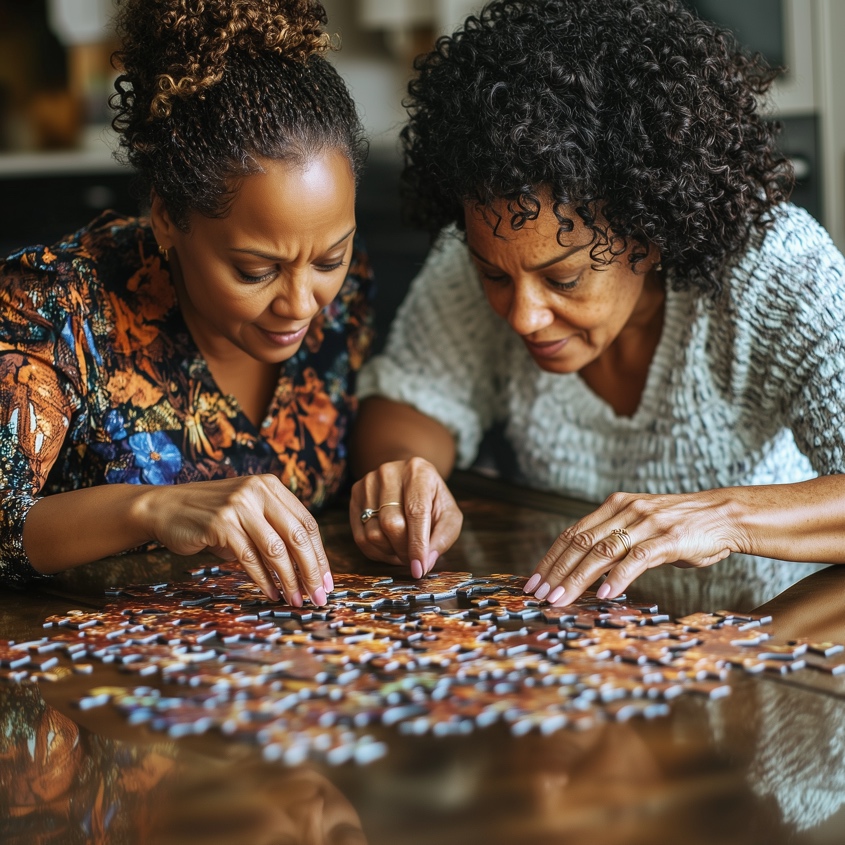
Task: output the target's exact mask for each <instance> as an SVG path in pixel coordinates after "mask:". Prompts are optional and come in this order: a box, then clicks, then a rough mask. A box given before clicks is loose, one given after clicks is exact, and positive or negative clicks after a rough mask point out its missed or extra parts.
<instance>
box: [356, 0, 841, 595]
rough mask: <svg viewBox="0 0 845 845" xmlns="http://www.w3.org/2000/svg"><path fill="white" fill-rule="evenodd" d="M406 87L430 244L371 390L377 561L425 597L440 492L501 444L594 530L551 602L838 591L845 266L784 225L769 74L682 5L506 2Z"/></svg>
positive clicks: (361, 426)
mask: <svg viewBox="0 0 845 845" xmlns="http://www.w3.org/2000/svg"><path fill="white" fill-rule="evenodd" d="M416 70H417V75H416V77H415V78H414V79H413V80H412V82H411V83H410V86H409V97H408V99H407V102H406V105H407V107H408V110H409V114H410V119H409V122H408V124H407V126H406V128H405V129H404V131H403V135H402V138H403V142H404V150H405V162H406V164H405V171H404V184H405V189H406V199H407V203H408V209H409V211H410V214H411V217H412V218H413V219H414V220H416V222H417V223H418V224H420V225H422V226H424V227H425V228H427V229H428V231H429V232H430V233H431V235H432V236H433V237H435V238H436V243H435V244H434V246H433V248H432V250H431V253H430V255H429V257H428V259H427V262H426V264H425V266H424V267H423V269H422V271H421V272H420V274H419V276H418V277H417V278H416V280H415V281H414V283H413V284H412V286H411V290H410V293H409V295H408V297H407V299H406V300H405V302H404V303H403V305H402V307H401V309H400V311H399V314H398V317H397V320H396V321H395V323H394V324H393V327H392V330H391V334H390V337H389V338H388V342H387V345H386V348H385V351H384V353H383V354H382V355H380V356H377V357H376V358H374V359H373V360H372V361H371V362H370V363H369V364H368V365H367V366H366V367H365V368H364V370H363V371H362V373H361V378H360V379H359V397H361V398H362V400H363V401H362V405H361V412H360V415H359V417H358V422H357V425H356V433H355V434H354V435H353V454H355V455H357V458H356V460H357V471H358V473H359V475H361V476H363V478H362V479H361V480H360V481H359V482H358V483H357V484H356V486H355V487H354V488H353V495H352V502H351V513H350V515H351V519H352V524H353V530H354V533H355V536H356V540H357V542H358V544H359V546H360V547H361V548H362V549H363V550H364V551H365V552H366V553H367V554H369V555H370V556H372V557H375V558H378V559H380V560H384V561H390V562H393V563H404V564H407V565H409V566H410V569H411V572H412V573H413V574H415V575H417V576H419V575H421V574H422V573H424V572H427V571H429V570H430V569H431V567H432V566H433V565H434V562H435V561H436V559H437V558H438V556H439V555H441V554H442V553H443V552H444V551H446V549H448V548H449V546H450V545H451V544H452V542H454V540H455V538H456V536H457V534H458V532H459V530H460V526H461V514H460V511H459V509H458V508H457V506H456V504H455V501H454V499H453V498H452V496H451V495H450V494H449V491H448V489H447V488H446V486H445V483H444V481H443V478H445V477H446V476H447V475H448V474H449V472H450V471H451V470H452V468H453V466H455V465H456V464H457V465H458V466H459V467H467V466H470V465H472V463H473V462H474V461H475V459H476V456H477V454H478V451H479V445H480V444H481V442H482V438H483V437H484V435H485V434H486V433H488V432H490V431H491V430H495V429H496V427H497V426H499V427H500V428H501V430H502V431H503V434H504V438H503V439H504V441H505V443H506V445H507V446H508V447H509V448H510V450H511V453H512V454H511V457H512V459H513V463H514V465H515V468H514V469H513V470H512V474H511V475H510V477H511V478H512V479H515V480H517V481H519V482H520V483H522V484H527V485H530V486H533V487H536V488H540V489H543V490H548V491H552V492H556V493H559V494H563V495H568V496H574V497H577V498H580V499H583V500H588V501H592V502H594V503H595V504H596V508H595V510H593V511H592V513H590V514H589V515H588V516H586V517H584V518H583V519H581V520H579V521H578V522H577V523H576V524H575V525H573V526H572V527H571V528H569V529H568V530H566V531H565V532H564V533H563V534H561V536H560V537H559V538H558V539H557V540H556V541H555V542H554V544H553V545H552V547H551V549H550V550H549V551H548V553H547V554H546V555H545V556H544V557H543V559H542V560H541V561H540V562H539V563H538V564H537V566H536V569H535V571H534V573H533V575H532V576H531V577H530V578H529V579H528V582H527V584H526V587H525V589H526V592H527V593H529V594H531V595H532V596H533V597H534V598H536V599H539V600H546V601H548V602H550V603H552V604H557V605H565V604H568V603H570V602H572V601H573V600H575V599H576V598H578V596H579V595H581V594H582V593H583V591H584V590H585V589H586V588H588V587H590V586H591V585H593V584H594V583H596V582H597V581H599V579H600V578H601V577H602V576H606V578H605V580H604V581H603V582H602V583H601V584H600V586H599V587H598V589H597V592H598V596H599V598H608V597H615V596H619V595H620V594H621V593H622V592H623V591H624V590H625V589H626V587H628V585H629V584H630V583H631V582H632V581H633V580H634V579H635V578H636V577H637V576H638V575H640V574H641V573H643V572H644V571H646V570H647V569H652V568H655V567H660V566H662V565H663V564H667V563H669V564H675V565H679V566H681V567H699V568H700V567H709V566H710V565H711V564H715V563H717V562H718V561H722V560H724V559H725V558H726V557H727V556H728V555H729V554H731V553H733V552H738V553H744V554H747V555H751V556H761V557H752V558H742V557H740V558H737V559H734V560H732V562H731V563H730V564H723V565H722V567H721V568H720V567H718V566H716V567H714V568H713V570H711V571H712V572H713V577H714V578H718V577H719V575H717V573H719V572H724V573H725V574H727V572H726V570H725V568H724V567H726V566H728V565H730V566H731V567H733V566H735V565H736V564H738V563H742V561H743V560H754V561H757V562H759V561H761V560H762V559H763V558H765V559H768V560H766V563H767V564H768V566H769V568H768V569H767V570H766V575H765V576H761V581H765V582H766V586H768V588H769V589H770V591H771V593H770V596H769V597H771V594H773V593H774V592H777V591H779V590H780V589H783V588H784V587H785V586H787V585H788V584H790V583H792V582H793V581H795V580H797V578H798V577H800V576H801V575H803V574H805V573H806V570H804V571H803V572H802V567H801V566H795V565H794V564H788V563H780V561H786V560H788V561H807V562H820V563H845V543H843V538H845V478H843V475H842V473H843V472H845V320H843V315H845V260H843V256H842V254H841V253H840V252H839V251H838V250H837V249H836V248H835V246H834V245H833V243H832V242H831V239H830V237H829V236H828V234H827V233H826V232H825V231H824V230H823V229H822V227H821V226H819V224H818V223H816V221H815V220H813V218H812V217H811V216H810V215H809V214H808V213H807V212H805V211H804V210H802V209H799V208H797V207H795V206H794V205H791V204H790V203H789V202H788V195H789V190H790V187H791V182H792V170H791V167H790V165H789V163H788V161H787V160H786V159H785V158H784V157H783V156H782V155H781V154H780V153H779V152H778V150H777V146H776V139H775V135H774V131H773V128H772V126H771V125H770V124H769V122H768V121H767V120H766V119H765V118H764V117H763V116H762V115H761V113H760V110H759V107H760V104H761V101H762V100H763V98H764V97H765V96H766V93H767V91H768V90H769V87H770V85H771V83H772V81H773V79H774V78H775V76H776V71H775V70H774V69H772V68H770V67H768V66H767V65H766V63H765V62H764V60H763V59H762V58H761V57H760V56H759V55H749V54H747V53H746V52H744V51H743V50H742V49H741V48H739V47H738V45H737V43H736V42H735V40H734V39H733V37H732V36H731V35H730V34H729V33H728V32H726V31H724V30H720V29H719V28H717V27H716V26H715V25H713V24H711V23H709V22H707V21H704V20H701V19H699V18H698V17H697V16H696V15H695V14H694V13H693V12H691V11H690V9H689V8H688V6H687V5H685V4H684V3H682V2H680V0H531V2H528V0H494V2H491V3H489V4H487V5H486V6H485V7H484V9H483V10H482V11H481V12H480V13H479V14H478V15H477V16H472V17H469V18H468V19H467V20H466V22H465V23H464V25H463V27H462V28H460V29H459V30H458V31H457V32H455V33H454V34H453V35H451V36H448V37H443V38H441V39H439V40H438V42H437V44H436V46H435V47H434V49H433V50H432V51H431V52H430V53H429V54H427V55H424V56H422V57H420V58H419V59H418V60H417V62H416ZM364 397H368V398H366V399H364ZM394 501H397V502H402V503H403V507H402V508H399V507H392V508H388V509H386V510H384V509H382V510H380V511H379V512H378V514H377V515H376V516H372V515H371V512H372V511H374V510H375V508H376V507H377V506H378V505H379V504H380V503H383V502H394ZM376 517H377V518H376ZM772 559H775V560H774V561H773V560H772ZM755 565H756V564H755ZM762 572H763V570H759V572H758V574H759V573H762ZM741 577H742V576H741ZM716 606H719V605H716Z"/></svg>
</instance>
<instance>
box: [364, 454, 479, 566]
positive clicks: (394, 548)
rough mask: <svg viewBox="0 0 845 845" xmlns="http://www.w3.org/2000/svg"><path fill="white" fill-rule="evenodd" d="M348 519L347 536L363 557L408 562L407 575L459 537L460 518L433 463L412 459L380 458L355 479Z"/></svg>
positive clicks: (425, 564) (440, 552) (388, 561)
mask: <svg viewBox="0 0 845 845" xmlns="http://www.w3.org/2000/svg"><path fill="white" fill-rule="evenodd" d="M388 503H390V504H388ZM393 503H396V504H393ZM375 509H379V510H378V513H376V514H374V515H373V516H371V517H369V518H368V519H366V520H362V518H361V517H362V515H363V514H364V513H365V512H366V511H367V510H375ZM349 520H350V523H351V525H352V536H353V537H354V538H355V542H356V543H357V544H358V547H359V548H360V549H361V551H362V552H363V553H364V554H365V555H366V556H367V557H368V558H371V559H372V560H379V561H382V562H384V563H395V564H408V565H410V568H411V575H412V576H413V577H414V578H422V577H423V575H425V574H426V573H427V572H430V571H431V570H432V569H433V568H434V564H435V562H436V561H437V558H438V557H439V556H440V555H441V554H443V553H444V552H445V551H447V550H448V549H449V548H450V547H451V546H452V544H453V543H454V542H455V540H457V539H458V535H459V534H460V533H461V525H462V524H463V520H464V517H463V514H462V513H461V511H460V508H459V507H458V505H457V503H456V502H455V499H454V497H453V496H452V494H451V493H450V492H449V488H448V487H447V486H446V482H445V481H444V480H443V478H442V477H441V475H440V473H439V472H438V471H437V470H436V469H435V468H434V466H433V465H432V464H430V463H429V462H428V461H426V460H423V459H422V458H411V459H410V460H402V461H390V462H389V463H384V464H382V465H381V466H380V467H379V468H378V469H376V470H374V471H373V472H370V473H368V474H367V475H365V476H364V477H363V478H362V479H361V480H360V481H358V482H357V483H356V484H355V486H354V487H353V488H352V499H351V501H350V503H349Z"/></svg>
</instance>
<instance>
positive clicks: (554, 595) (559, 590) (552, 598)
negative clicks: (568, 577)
mask: <svg viewBox="0 0 845 845" xmlns="http://www.w3.org/2000/svg"><path fill="white" fill-rule="evenodd" d="M565 592H566V590H565V589H564V588H563V587H555V588H554V589H553V590H552V591H551V592H550V593H549V598H548V602H549V604H554V603H555V602H556V601H560V600H561V599H562V598H563V594H564V593H565Z"/></svg>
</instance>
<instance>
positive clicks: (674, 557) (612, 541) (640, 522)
mask: <svg viewBox="0 0 845 845" xmlns="http://www.w3.org/2000/svg"><path fill="white" fill-rule="evenodd" d="M735 511H736V508H735V503H734V502H732V501H731V497H730V496H729V495H728V491H726V490H709V491H706V492H704V493H693V494H688V495H687V494H681V495H658V496H655V495H648V494H641V495H635V494H631V493H614V494H613V495H612V496H610V497H609V498H608V499H607V500H606V501H605V502H604V504H603V505H602V506H601V507H600V508H598V510H596V511H593V513H591V514H589V515H588V516H585V517H584V518H583V519H581V520H579V521H578V522H576V523H575V524H574V525H573V526H571V527H570V528H567V529H566V531H564V532H563V533H562V534H561V535H560V537H558V539H557V540H556V541H555V543H554V545H553V546H552V547H551V548H550V549H549V551H548V552H546V554H545V556H544V557H543V559H542V560H541V561H540V563H539V564H538V565H537V568H536V569H535V571H534V574H533V575H532V576H531V578H529V579H528V582H527V583H526V585H525V592H526V593H533V594H534V596H535V598H538V599H545V600H547V601H548V602H550V603H551V604H557V605H566V604H570V603H571V602H573V601H575V599H577V598H578V596H580V595H581V594H582V593H583V592H584V590H586V589H587V588H588V587H590V586H591V585H592V584H593V583H594V582H595V581H596V580H597V579H598V578H599V577H600V576H601V575H603V574H605V573H607V579H606V580H605V582H604V583H603V584H602V585H601V587H599V589H598V591H597V595H598V597H599V598H613V597H615V596H618V595H620V594H621V593H623V592H624V591H625V589H626V588H627V587H628V585H629V584H631V582H632V581H634V579H635V578H637V577H638V576H639V575H641V574H642V573H643V572H645V570H646V569H652V568H654V567H656V566H662V565H663V564H664V563H671V564H673V565H675V566H681V567H704V566H710V564H712V563H716V562H717V561H720V560H724V559H725V558H726V557H727V556H728V555H729V554H731V553H732V552H743V551H745V550H746V549H747V548H748V546H749V543H748V539H747V538H746V537H745V536H744V533H745V532H744V531H743V530H742V529H741V528H740V526H739V523H738V521H737V520H736V519H735V518H734V516H733V514H734V512H735Z"/></svg>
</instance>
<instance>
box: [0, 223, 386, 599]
mask: <svg viewBox="0 0 845 845" xmlns="http://www.w3.org/2000/svg"><path fill="white" fill-rule="evenodd" d="M371 299H372V278H371V273H370V269H369V266H368V262H367V258H366V255H365V254H364V252H363V250H362V249H361V248H360V245H358V244H356V249H355V254H354V257H353V261H352V265H351V267H350V272H349V274H348V276H347V278H346V280H345V282H344V284H343V287H342V288H341V291H340V293H339V294H338V296H337V297H336V299H335V300H334V301H333V302H332V303H331V304H330V305H329V306H328V307H327V308H325V309H324V310H323V312H322V313H321V314H320V315H319V316H318V317H317V318H316V319H315V320H314V322H313V324H312V327H311V329H310V330H309V334H308V336H307V338H306V341H305V343H303V345H302V348H301V349H300V350H299V352H298V353H297V354H296V355H295V356H294V357H293V358H291V359H290V360H289V361H287V362H285V364H284V366H283V368H282V373H281V376H280V378H279V382H278V385H277V388H276V391H275V394H274V397H273V400H272V402H271V404H270V408H269V409H268V413H267V416H266V418H265V420H264V421H263V423H262V425H261V426H260V428H258V429H256V428H255V426H253V425H252V423H250V421H249V420H248V419H247V418H246V416H245V415H244V414H243V412H242V411H241V409H240V408H239V406H238V404H237V402H236V401H235V399H234V398H233V397H232V396H229V395H226V394H224V393H222V392H221V390H220V389H219V388H218V387H217V385H216V384H215V382H214V379H213V378H212V376H211V373H210V372H209V369H208V366H207V365H206V362H205V360H204V359H203V357H202V355H201V353H200V352H199V350H198V349H197V347H196V345H195V344H194V342H193V339H192V338H191V335H190V333H189V332H188V329H187V327H186V325H185V323H184V320H183V318H182V314H181V311H180V310H179V306H178V302H177V299H176V293H175V290H174V288H173V285H172V283H171V280H170V274H169V272H168V269H167V266H166V265H165V264H163V262H162V259H161V257H160V256H159V254H158V251H157V248H156V243H155V240H154V238H153V236H152V232H151V230H150V228H149V225H148V223H147V221H145V220H143V219H137V218H124V217H120V216H118V215H116V214H114V213H113V212H106V213H105V214H103V215H101V216H100V217H99V218H97V219H96V220H95V221H94V222H93V223H91V224H90V225H89V226H87V227H86V228H84V229H81V230H80V231H79V232H77V233H75V234H74V235H72V236H69V237H68V238H67V239H66V240H64V241H63V242H61V243H58V244H55V245H53V246H51V247H44V246H40V247H32V248H28V249H23V250H20V251H19V252H17V253H15V254H13V255H11V256H10V257H9V258H7V259H6V260H5V262H0V582H3V583H6V584H21V583H24V582H26V581H27V580H30V579H32V578H35V577H37V576H36V573H35V571H34V570H33V569H32V567H31V566H30V564H29V561H28V560H27V557H26V553H25V551H24V549H23V545H22V536H23V525H24V522H25V520H26V515H27V513H28V512H29V509H30V508H31V507H32V505H33V504H34V503H35V501H36V499H37V497H38V496H43V495H50V494H51V493H58V492H63V491H67V490H75V489H79V488H82V487H90V486H94V485H97V484H108V483H129V484H179V483H185V482H189V481H202V480H210V479H215V478H227V477H231V476H237V475H248V474H253V473H262V472H272V473H274V474H276V475H278V476H279V477H280V478H281V479H282V480H283V481H284V483H285V484H286V485H287V486H288V487H289V489H290V490H291V491H292V492H294V493H295V494H296V495H297V496H298V497H299V498H300V500H301V501H302V502H303V503H304V504H305V505H306V507H308V508H310V509H312V510H318V509H319V508H321V507H322V506H323V505H324V504H325V503H326V501H327V500H328V499H329V498H330V497H331V496H332V495H334V494H336V493H337V492H338V490H339V489H340V488H341V486H342V485H343V483H344V481H345V478H346V462H347V453H346V440H347V432H348V430H349V426H350V422H351V419H352V417H353V415H354V412H355V407H356V405H355V399H354V387H355V376H356V374H357V371H358V369H359V368H360V366H361V364H362V363H363V361H364V360H366V358H367V356H368V354H369V350H370V346H371V342H372V313H371V312H372V309H371Z"/></svg>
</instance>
